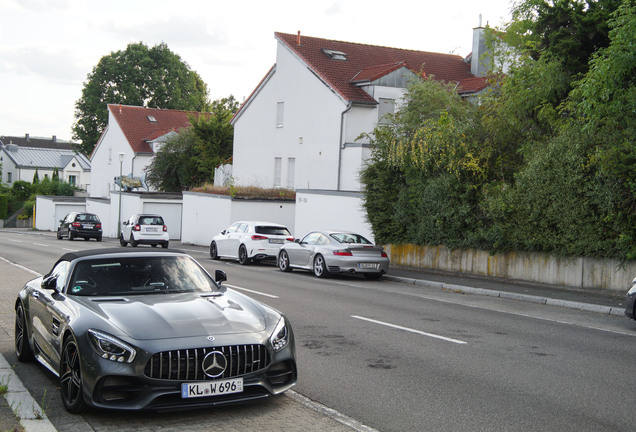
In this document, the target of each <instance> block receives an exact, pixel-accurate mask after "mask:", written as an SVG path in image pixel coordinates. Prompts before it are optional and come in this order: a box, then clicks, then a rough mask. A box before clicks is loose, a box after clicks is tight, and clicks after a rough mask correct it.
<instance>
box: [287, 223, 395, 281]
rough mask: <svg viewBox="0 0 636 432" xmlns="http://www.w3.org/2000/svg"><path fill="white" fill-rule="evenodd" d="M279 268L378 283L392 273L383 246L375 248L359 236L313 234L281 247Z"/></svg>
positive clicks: (334, 233)
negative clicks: (356, 276) (357, 277)
mask: <svg viewBox="0 0 636 432" xmlns="http://www.w3.org/2000/svg"><path fill="white" fill-rule="evenodd" d="M278 268H279V269H281V270H282V271H284V272H289V271H292V270H293V269H295V268H296V269H304V270H310V271H312V272H313V273H314V275H315V276H317V277H326V276H328V275H329V274H330V273H351V274H362V275H364V276H365V277H366V278H367V279H379V278H380V277H382V275H383V274H384V273H386V272H387V271H388V270H389V257H388V256H387V254H386V252H384V248H383V247H382V246H375V245H374V244H373V243H371V242H370V241H369V240H367V239H366V238H364V237H363V236H361V235H360V234H356V233H352V232H342V231H313V232H310V233H309V234H307V235H306V236H305V237H304V238H303V239H302V240H299V241H295V242H293V243H288V244H285V245H284V246H283V247H281V249H280V252H279V254H278Z"/></svg>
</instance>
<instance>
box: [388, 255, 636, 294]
mask: <svg viewBox="0 0 636 432" xmlns="http://www.w3.org/2000/svg"><path fill="white" fill-rule="evenodd" d="M385 249H386V251H387V253H388V254H389V256H390V257H391V264H393V265H400V266H406V267H416V268H425V269H431V270H442V271H450V272H458V273H468V274H474V275H481V276H494V277H499V278H506V279H516V280H522V281H529V282H539V283H547V284H552V285H563V286H568V287H577V288H581V289H603V290H609V291H612V292H616V293H619V294H624V293H625V292H626V290H627V289H628V288H629V286H630V284H631V281H632V279H633V278H634V277H635V276H636V262H633V261H632V262H629V263H627V264H625V265H624V266H621V265H620V263H619V262H618V261H614V260H608V259H597V258H559V257H554V256H550V255H546V254H540V253H520V252H509V253H502V254H496V255H490V254H489V253H488V252H487V251H482V250H476V249H466V250H453V251H451V250H450V249H448V248H446V247H444V246H437V247H433V246H414V245H387V246H385Z"/></svg>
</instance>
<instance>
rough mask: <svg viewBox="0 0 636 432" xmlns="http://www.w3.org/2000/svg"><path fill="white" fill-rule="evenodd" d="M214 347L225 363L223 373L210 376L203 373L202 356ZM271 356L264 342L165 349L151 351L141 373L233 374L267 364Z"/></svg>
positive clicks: (186, 377) (172, 376)
mask: <svg viewBox="0 0 636 432" xmlns="http://www.w3.org/2000/svg"><path fill="white" fill-rule="evenodd" d="M213 351H219V352H221V353H223V356H224V357H225V360H226V361H227V366H226V368H225V372H223V375H221V376H218V377H216V378H210V377H209V376H207V375H206V374H205V373H203V367H202V364H203V359H204V358H205V356H206V355H207V354H209V353H211V352H213ZM269 363H270V358H269V353H268V351H267V348H265V346H263V345H230V346H223V347H211V348H193V349H184V350H175V351H164V352H160V353H157V354H155V355H153V356H152V357H151V358H150V360H148V363H146V368H145V370H144V374H145V375H146V376H147V377H148V378H154V379H163V380H178V381H191V380H192V381H204V380H211V379H224V378H232V377H236V376H240V375H245V374H249V373H252V372H256V371H258V370H260V369H264V368H266V367H267V366H269Z"/></svg>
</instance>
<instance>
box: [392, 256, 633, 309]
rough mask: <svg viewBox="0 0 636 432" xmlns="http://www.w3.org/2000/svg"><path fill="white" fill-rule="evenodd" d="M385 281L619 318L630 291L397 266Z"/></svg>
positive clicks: (626, 288)
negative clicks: (556, 284)
mask: <svg viewBox="0 0 636 432" xmlns="http://www.w3.org/2000/svg"><path fill="white" fill-rule="evenodd" d="M383 278H386V279H387V280H394V281H396V282H402V283H409V284H414V285H422V286H426V287H430V288H437V289H440V290H449V291H454V292H460V293H464V294H475V295H487V296H491V297H500V298H508V299H513V300H519V301H527V302H532V303H539V304H545V305H550V306H559V307H565V308H570V309H576V310H584V311H588V312H598V313H602V314H606V315H616V316H625V294H627V290H628V289H629V287H625V292H624V293H622V294H618V293H617V294H613V293H609V292H607V291H603V290H582V289H578V288H576V287H561V286H554V285H546V284H538V283H531V282H521V281H513V280H507V279H498V278H493V277H486V276H472V275H465V274H456V273H447V272H436V271H427V270H421V269H413V268H410V267H397V266H396V267H394V266H391V267H390V269H389V273H388V274H386V275H385V276H383Z"/></svg>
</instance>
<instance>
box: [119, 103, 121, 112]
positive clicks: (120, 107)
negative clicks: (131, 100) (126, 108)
mask: <svg viewBox="0 0 636 432" xmlns="http://www.w3.org/2000/svg"><path fill="white" fill-rule="evenodd" d="M119 114H121V104H119Z"/></svg>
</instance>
